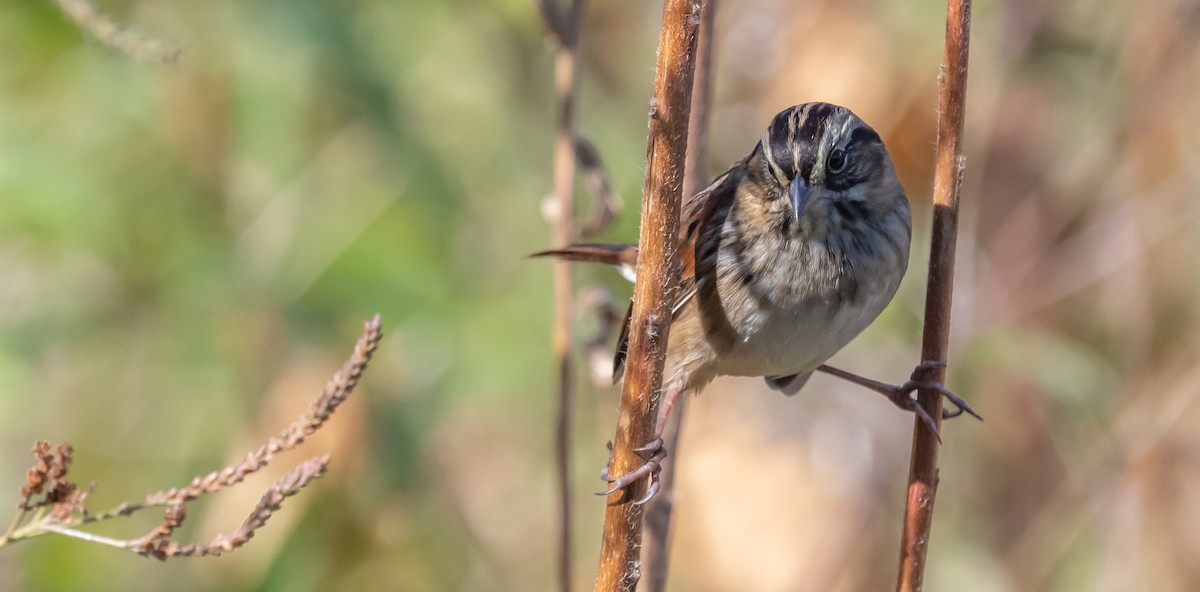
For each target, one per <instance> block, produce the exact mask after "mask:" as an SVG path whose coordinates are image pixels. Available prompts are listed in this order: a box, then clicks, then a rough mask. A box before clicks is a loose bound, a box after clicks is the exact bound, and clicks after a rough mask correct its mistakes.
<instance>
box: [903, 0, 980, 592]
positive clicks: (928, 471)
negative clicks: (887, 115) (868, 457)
mask: <svg viewBox="0 0 1200 592" xmlns="http://www.w3.org/2000/svg"><path fill="white" fill-rule="evenodd" d="M970 31H971V0H948V2H947V7H946V47H945V53H944V54H943V57H942V68H941V72H940V76H939V77H938V113H939V115H938V131H937V149H936V153H937V154H936V159H937V160H936V168H935V169H934V180H933V237H932V239H931V241H932V246H931V250H930V254H929V280H928V287H927V288H926V295H925V329H924V338H923V341H922V346H921V359H922V361H926V362H934V364H928V363H925V364H922V366H921V367H920V368H919V369H918V372H924V373H925V375H924V376H923V377H914V378H924V379H925V380H926V381H933V382H937V383H941V382H943V381H945V379H946V355H947V350H948V345H949V340H950V311H951V301H952V297H953V291H954V247H955V240H956V238H957V235H958V201H959V193H960V191H961V189H962V175H963V157H962V152H963V148H962V136H963V122H964V120H965V119H966V95H967V58H968V50H969V46H970ZM917 399H918V402H917V404H918V405H921V406H922V407H923V408H924V409H925V411H926V412H927V413H928V414H929V416H930V417H933V418H934V421H935V422H936V423H938V424H939V425H940V423H941V417H942V396H941V395H940V394H939V393H937V392H934V391H931V390H928V389H921V390H920V392H919V394H918V397H917ZM938 445H939V444H938V438H937V434H936V433H934V432H933V430H931V429H929V427H928V426H926V425H925V423H924V422H922V420H921V418H920V417H918V418H917V419H916V420H915V425H914V427H913V447H912V463H911V465H910V466H909V475H908V498H907V502H906V504H905V509H904V532H903V535H902V538H901V544H900V574H899V576H898V579H897V582H896V590H897V591H898V592H917V591H918V590H921V589H922V587H923V585H924V577H925V562H926V558H927V555H928V552H929V534H930V528H931V527H932V525H933V504H934V499H935V497H936V494H937V485H938V468H937V463H938Z"/></svg>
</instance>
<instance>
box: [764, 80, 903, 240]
mask: <svg viewBox="0 0 1200 592" xmlns="http://www.w3.org/2000/svg"><path fill="white" fill-rule="evenodd" d="M756 152H757V153H759V154H760V155H761V157H760V158H759V159H757V164H756V163H755V162H754V161H753V160H752V162H751V170H752V172H751V174H754V175H755V176H757V177H760V179H759V180H760V183H761V184H762V185H763V186H765V187H766V188H767V190H768V191H767V193H768V195H767V196H766V197H767V198H768V199H769V200H771V201H779V198H783V197H786V200H785V201H786V203H787V207H789V208H790V213H791V217H792V222H793V223H792V224H787V226H788V227H789V230H790V231H792V232H802V231H803V230H802V228H808V229H810V230H811V229H812V227H813V222H814V220H813V219H814V218H822V219H834V218H838V219H843V218H846V219H853V218H854V217H856V216H857V217H860V218H861V217H862V215H863V214H864V213H866V212H870V211H878V210H885V209H894V208H896V207H897V206H898V204H897V203H896V202H897V201H900V202H904V203H905V206H906V205H907V200H906V198H905V196H904V189H903V188H902V187H901V185H900V181H899V179H898V178H897V176H896V170H895V166H894V165H893V164H892V158H891V156H890V155H889V154H888V151H887V148H886V147H884V145H883V140H882V139H880V137H879V134H878V133H876V132H875V130H874V129H872V128H871V126H869V125H867V124H866V122H864V121H863V120H862V119H859V118H858V116H857V115H855V114H854V113H852V112H851V111H850V110H849V109H847V108H845V107H840V106H838V105H831V104H829V103H804V104H801V105H796V106H794V107H791V108H788V109H785V110H784V111H782V112H780V113H779V114H778V115H776V116H775V118H774V119H773V120H772V121H771V124H770V125H769V126H767V130H766V132H765V133H764V134H763V138H762V142H761V143H760V144H759V150H756ZM756 168H757V169H758V170H754V169H756ZM806 218H807V219H808V220H807V222H808V223H804V222H805V221H806Z"/></svg>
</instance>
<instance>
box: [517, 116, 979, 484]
mask: <svg viewBox="0 0 1200 592" xmlns="http://www.w3.org/2000/svg"><path fill="white" fill-rule="evenodd" d="M682 212H683V216H682V218H681V228H680V231H679V232H680V235H679V244H678V249H677V261H676V263H677V264H678V265H679V266H680V277H681V279H680V285H679V287H678V289H677V290H676V291H675V293H674V295H673V299H674V306H673V307H672V321H671V330H670V333H669V338H668V341H667V355H666V362H665V365H664V370H663V393H664V396H663V401H662V403H661V405H660V406H659V414H658V417H657V420H656V430H655V438H654V439H653V440H652V441H651V442H649V443H648V444H647V445H646V446H643V447H641V448H639V449H637V450H638V452H640V453H642V454H643V456H644V458H646V463H645V464H643V465H642V466H641V467H639V468H638V469H635V470H634V471H632V472H630V473H628V474H626V475H623V476H620V477H617V478H613V477H611V476H610V475H609V474H608V471H607V470H605V471H604V472H603V473H602V478H603V479H605V480H606V481H608V482H609V483H610V485H611V487H610V488H609V489H608V490H607V491H604V492H601V494H602V495H607V494H609V493H612V492H613V491H616V490H618V489H623V488H625V487H628V486H629V485H630V484H632V483H634V482H635V481H637V480H638V479H641V478H644V477H647V476H648V477H650V479H651V482H650V485H649V487H648V488H647V491H646V494H645V496H643V497H642V499H639V500H637V501H636V502H635V503H637V504H641V503H645V502H646V501H648V500H649V499H650V498H651V497H652V496H653V495H654V494H655V493H656V492H657V491H658V485H659V483H658V473H659V470H660V466H661V462H662V460H663V459H664V458H665V457H666V451H665V450H664V449H663V446H662V438H661V436H662V432H663V430H664V428H665V426H666V419H667V417H668V416H669V414H670V412H671V408H672V407H673V405H674V401H675V399H676V397H677V396H678V395H679V394H680V393H683V392H698V391H700V390H701V389H703V388H704V386H705V385H707V384H708V383H709V382H711V381H712V380H713V379H714V378H716V377H717V376H762V377H764V378H765V379H766V382H767V384H768V385H769V386H770V387H771V388H773V389H775V390H778V391H782V392H783V393H785V394H788V395H793V394H795V393H796V392H798V391H799V390H800V388H801V387H803V386H804V384H805V382H807V381H808V379H809V377H811V376H812V374H813V372H815V371H817V370H820V371H823V372H828V373H830V374H833V375H835V376H838V377H840V378H843V379H846V380H849V381H851V382H854V383H856V384H859V385H861V386H864V387H867V388H870V389H872V390H875V391H877V392H879V393H882V394H884V395H885V396H887V397H888V399H889V400H891V401H892V402H893V403H894V404H895V405H897V406H898V407H900V408H901V409H904V410H907V411H912V412H915V413H918V414H921V415H922V419H923V420H924V421H925V422H926V423H927V424H928V425H929V426H930V427H931V428H933V429H934V432H935V433H936V432H937V428H936V422H934V421H933V419H932V418H931V417H929V416H928V414H927V413H926V412H925V410H924V409H923V408H922V407H921V406H919V405H917V404H916V403H915V401H914V399H913V397H912V394H913V393H914V392H915V391H916V390H917V389H918V388H930V389H933V390H934V391H936V392H939V393H941V394H942V395H943V396H945V397H946V398H947V399H948V400H950V401H951V402H953V403H954V404H955V406H956V409H954V410H947V411H946V413H945V417H952V416H955V415H959V414H961V413H963V412H964V411H965V412H967V413H970V414H971V415H974V416H976V417H978V415H976V414H975V412H974V411H973V410H971V408H970V407H969V406H968V405H967V404H966V403H965V402H964V401H963V400H962V399H960V398H958V397H957V396H956V395H954V393H952V392H950V391H949V390H947V389H946V388H945V387H943V386H942V385H940V384H936V383H927V382H923V381H921V380H920V379H919V378H918V376H919V375H923V374H924V373H920V372H919V371H920V370H921V368H920V366H919V367H918V369H917V371H914V373H913V379H912V380H910V381H908V382H906V383H905V384H903V385H900V386H893V385H890V384H887V383H883V382H879V381H875V380H872V379H869V378H864V377H861V376H858V375H855V374H852V373H849V372H846V371H843V370H840V369H837V368H833V367H830V366H826V365H825V362H826V361H827V360H828V359H829V358H830V357H832V356H833V355H834V354H836V353H837V352H838V351H839V350H841V349H842V348H843V347H845V346H846V344H848V343H849V342H850V341H851V340H852V339H854V337H856V336H857V335H858V334H859V333H860V332H862V330H863V329H865V328H866V327H867V325H869V324H870V323H871V322H872V321H874V320H875V318H876V317H878V316H879V314H880V313H881V312H882V311H883V309H884V307H886V306H887V305H888V303H889V302H890V301H891V300H892V297H893V296H894V295H895V294H896V289H897V288H898V287H899V285H900V280H901V279H902V278H903V277H904V272H905V270H906V269H907V268H908V254H909V245H910V242H911V238H912V222H911V216H910V212H909V206H908V199H907V197H905V194H904V188H903V187H902V186H901V184H900V180H899V178H898V177H897V175H896V168H895V166H894V164H893V163H892V158H891V155H890V154H889V153H888V150H887V148H886V147H885V146H884V144H883V140H882V139H881V138H880V136H879V134H878V133H877V132H876V131H875V130H874V129H872V128H871V126H869V125H867V124H866V122H864V121H863V120H862V119H860V118H859V117H858V116H856V115H855V114H854V113H852V112H851V111H850V110H849V109H847V108H845V107H841V106H838V105H832V104H829V103H804V104H800V105H796V106H794V107H791V108H788V109H786V110H784V111H782V112H780V113H779V114H777V115H776V116H775V117H774V118H773V119H772V120H771V123H770V125H769V126H767V129H766V131H765V132H764V133H763V136H762V139H761V141H759V142H758V144H757V145H756V146H755V147H754V150H753V151H751V152H750V154H749V156H747V157H745V158H744V159H742V160H741V161H739V162H737V163H736V164H734V165H733V167H732V168H730V169H729V170H728V171H726V172H725V173H724V174H722V175H720V176H718V177H717V178H716V180H714V181H713V182H712V184H710V185H709V186H708V187H707V188H706V189H704V190H703V191H701V192H700V193H697V194H696V195H693V196H691V197H688V198H686V199H685V201H684V204H683V210H682ZM534 256H552V257H557V258H561V259H566V260H572V261H586V262H596V263H605V264H610V265H616V266H618V267H619V268H621V270H622V272H623V273H624V274H625V275H626V276H627V277H628V276H630V275H632V273H633V271H634V269H635V268H636V262H637V246H636V245H629V244H575V245H569V246H566V247H563V248H560V249H554V250H549V251H543V252H540V253H536V254H534ZM630 311H632V305H631V306H630ZM629 314H630V313H629V312H627V313H626V317H625V323H624V326H623V328H622V332H621V336H620V338H619V340H618V345H617V351H616V356H615V361H614V381H616V380H619V379H620V376H621V374H622V372H623V369H624V364H625V356H626V348H627V345H628V336H629ZM928 364H929V363H927V362H923V363H922V365H928Z"/></svg>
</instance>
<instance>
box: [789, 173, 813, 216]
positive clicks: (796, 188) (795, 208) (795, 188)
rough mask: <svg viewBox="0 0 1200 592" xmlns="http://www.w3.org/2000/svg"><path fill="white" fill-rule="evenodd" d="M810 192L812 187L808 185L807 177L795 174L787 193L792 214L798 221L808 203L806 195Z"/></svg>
mask: <svg viewBox="0 0 1200 592" xmlns="http://www.w3.org/2000/svg"><path fill="white" fill-rule="evenodd" d="M811 193H812V187H809V185H808V179H805V178H804V177H802V176H800V175H796V178H795V179H792V184H791V185H789V186H788V194H789V195H790V196H791V198H792V215H794V216H795V217H796V221H797V222H799V221H800V216H803V215H804V206H805V205H807V204H808V197H809V195H810V194H811Z"/></svg>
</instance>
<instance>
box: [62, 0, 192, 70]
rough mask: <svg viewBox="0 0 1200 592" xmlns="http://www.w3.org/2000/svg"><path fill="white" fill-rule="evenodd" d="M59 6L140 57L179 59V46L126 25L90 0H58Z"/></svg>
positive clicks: (98, 34) (93, 33) (119, 47)
mask: <svg viewBox="0 0 1200 592" xmlns="http://www.w3.org/2000/svg"><path fill="white" fill-rule="evenodd" d="M56 1H57V2H58V6H59V8H61V9H62V11H63V12H65V13H66V14H67V16H69V17H71V20H73V21H75V24H77V25H79V28H81V29H83V30H84V31H87V32H88V33H89V34H90V35H91V36H92V37H94V38H95V39H96V40H97V41H99V42H100V43H103V44H104V45H107V46H108V47H111V48H113V49H116V50H118V51H121V52H122V53H124V54H125V55H127V56H129V57H131V58H133V59H135V60H137V61H139V62H150V63H156V64H174V63H175V62H177V61H179V54H180V49H179V47H178V46H176V45H174V44H172V43H168V42H166V41H162V40H160V39H153V38H150V37H147V36H145V35H140V34H138V33H134V32H131V31H129V30H127V29H125V28H122V27H121V26H120V25H118V24H117V23H115V22H113V20H112V19H110V18H108V17H106V16H104V15H102V14H99V13H97V12H96V7H94V6H92V4H91V3H90V2H88V1H87V0H56Z"/></svg>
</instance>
